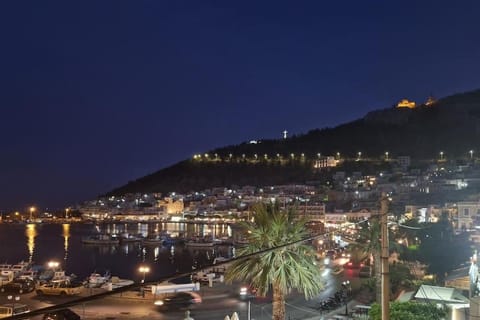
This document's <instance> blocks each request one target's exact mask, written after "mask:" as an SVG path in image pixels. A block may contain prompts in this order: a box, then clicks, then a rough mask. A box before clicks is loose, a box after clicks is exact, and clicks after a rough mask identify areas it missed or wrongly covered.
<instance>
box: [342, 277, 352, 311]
mask: <svg viewBox="0 0 480 320" xmlns="http://www.w3.org/2000/svg"><path fill="white" fill-rule="evenodd" d="M342 289H343V297H344V299H345V315H346V316H348V298H349V297H350V293H351V291H352V287H351V285H350V281H348V280H347V281H343V282H342Z"/></svg>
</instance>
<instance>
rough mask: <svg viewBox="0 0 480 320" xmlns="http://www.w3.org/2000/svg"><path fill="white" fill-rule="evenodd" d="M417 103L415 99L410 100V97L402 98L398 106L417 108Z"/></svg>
mask: <svg viewBox="0 0 480 320" xmlns="http://www.w3.org/2000/svg"><path fill="white" fill-rule="evenodd" d="M416 106H417V104H416V103H415V101H410V100H408V99H402V100H401V101H400V102H399V103H397V108H408V109H415V107H416Z"/></svg>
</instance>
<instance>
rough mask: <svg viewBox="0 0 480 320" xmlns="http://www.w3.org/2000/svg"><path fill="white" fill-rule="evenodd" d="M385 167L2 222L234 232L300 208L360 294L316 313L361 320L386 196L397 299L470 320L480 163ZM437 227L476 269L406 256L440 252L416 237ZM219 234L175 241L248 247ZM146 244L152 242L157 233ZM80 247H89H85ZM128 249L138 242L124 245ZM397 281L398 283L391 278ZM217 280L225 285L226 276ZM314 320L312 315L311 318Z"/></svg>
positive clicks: (320, 247) (106, 200) (110, 200)
mask: <svg viewBox="0 0 480 320" xmlns="http://www.w3.org/2000/svg"><path fill="white" fill-rule="evenodd" d="M383 161H385V162H387V163H388V164H389V168H390V170H382V171H380V172H377V173H376V174H373V175H364V174H362V172H361V171H354V172H350V173H347V172H345V171H342V170H340V169H339V168H338V167H337V165H338V164H340V163H341V159H338V158H337V159H336V158H335V157H333V156H332V157H328V160H327V159H326V160H325V161H322V162H321V163H322V165H321V166H320V167H319V166H318V163H315V167H314V170H324V171H325V172H324V173H325V175H326V176H328V179H326V182H325V184H324V185H318V184H317V183H315V182H314V181H313V182H308V183H304V184H291V185H274V186H243V187H237V188H233V187H229V188H226V187H217V188H212V189H208V190H198V191H192V192H190V193H185V194H180V193H178V192H174V191H172V192H170V193H169V194H165V195H162V194H158V193H153V194H148V193H147V194H126V195H122V196H108V197H99V198H98V199H94V200H89V201H85V202H83V203H81V204H78V205H72V206H69V207H68V208H66V209H65V210H64V211H62V212H57V213H56V214H53V213H50V212H39V210H37V208H35V207H31V208H29V209H28V210H27V211H26V212H21V213H20V212H13V213H4V214H2V220H1V221H2V223H4V224H18V223H37V224H43V223H94V224H112V223H113V224H115V223H117V224H121V223H147V224H148V223H155V222H170V223H193V224H205V225H215V224H228V225H230V226H232V227H235V226H236V225H237V223H238V222H240V221H250V220H251V217H252V216H253V215H254V208H255V206H256V205H258V204H259V203H263V204H272V203H273V204H276V205H277V206H279V207H280V208H294V209H295V211H294V212H295V214H296V218H297V219H305V221H306V222H307V229H308V230H309V231H310V235H311V236H314V237H315V238H314V239H315V240H314V241H313V242H312V245H313V246H314V247H315V250H316V252H317V256H318V259H320V260H321V261H323V260H327V259H331V260H332V262H331V263H332V264H331V265H330V264H329V263H326V265H328V268H330V267H331V268H332V269H331V272H332V274H335V275H338V274H340V277H343V278H338V279H336V280H335V281H336V283H337V284H339V283H340V284H341V283H342V280H344V281H343V283H344V284H345V283H346V282H345V279H346V281H348V283H352V284H354V290H352V289H351V288H350V289H349V290H352V292H354V293H355V294H353V293H352V295H351V296H349V297H348V298H347V300H345V299H344V298H338V301H337V300H335V299H336V298H332V297H325V296H322V297H323V298H322V299H321V300H323V302H319V303H320V306H317V310H320V311H321V312H320V314H322V315H321V316H319V318H318V319H344V318H345V319H350V317H351V318H359V319H363V318H362V313H361V311H362V310H364V309H362V308H367V307H366V306H368V305H369V304H371V303H372V302H373V301H374V296H372V294H371V293H370V294H369V293H368V292H367V291H368V290H366V289H365V286H366V283H367V282H366V281H368V279H371V278H372V277H374V270H373V264H372V263H373V262H372V259H373V257H372V256H370V257H368V256H367V255H361V254H359V253H358V248H357V249H355V248H356V247H355V243H359V242H360V243H361V241H364V240H365V239H363V240H361V237H362V226H363V225H364V223H365V222H368V221H372V219H375V217H378V216H379V215H380V214H381V212H380V211H381V206H380V201H379V200H380V199H381V198H382V196H386V197H387V199H388V202H389V211H388V221H389V222H388V223H389V226H390V230H391V235H390V237H391V241H394V243H395V246H393V245H391V246H390V256H389V261H390V263H392V264H393V265H394V266H395V267H392V271H391V272H392V273H393V272H398V268H399V266H402V265H404V266H408V268H407V271H408V272H407V273H408V274H409V275H408V278H409V281H410V282H409V284H406V283H403V282H401V283H400V282H399V283H396V284H395V285H394V289H392V296H391V298H392V300H401V301H416V302H421V301H424V302H425V301H427V302H431V301H434V302H436V303H438V304H442V305H444V306H446V307H447V308H448V314H449V317H450V318H451V319H467V318H466V316H465V315H467V314H469V313H468V312H470V311H467V310H469V308H471V307H472V305H471V304H469V300H468V298H469V297H472V290H476V289H472V287H471V281H470V278H471V275H470V276H469V272H470V271H471V266H472V265H474V264H475V265H476V259H477V257H476V251H475V250H476V246H477V245H478V243H480V232H479V231H478V228H477V227H478V226H480V225H479V221H480V198H479V197H480V195H479V194H478V193H476V190H478V187H479V186H480V165H479V164H478V163H477V161H476V158H475V157H474V156H473V152H469V153H467V157H465V159H459V160H455V161H453V160H452V161H451V160H447V159H446V156H445V155H444V154H439V158H438V159H436V160H433V161H429V162H428V163H423V164H422V165H418V164H417V165H413V164H412V163H410V159H409V157H400V158H387V156H386V155H385V157H384V159H383ZM447 195H448V197H447ZM458 199H461V200H458ZM441 223H444V226H447V229H445V230H443V231H441V232H444V231H445V232H446V230H448V229H450V230H451V232H452V233H451V236H456V237H462V239H463V240H462V241H463V242H461V243H460V246H461V247H462V248H461V250H459V251H462V252H466V253H468V254H472V256H471V260H470V261H469V260H468V259H469V257H470V256H464V257H463V258H464V259H463V260H462V257H460V258H459V257H455V258H453V255H452V261H454V263H455V265H452V264H449V265H448V267H446V268H437V267H435V266H433V267H432V264H434V263H435V264H440V263H444V262H443V261H442V260H441V259H444V258H445V257H441V259H440V260H433V258H432V260H430V261H426V260H425V259H422V257H420V256H418V255H417V256H413V258H412V257H411V256H410V257H408V254H407V253H406V252H405V251H402V247H403V248H404V249H413V250H411V251H415V250H418V249H419V248H421V246H422V245H426V244H427V243H428V242H429V241H430V240H429V238H428V237H429V236H430V237H431V238H432V239H433V240H434V241H435V242H437V243H434V244H433V246H436V245H437V246H444V245H445V244H444V243H443V239H441V238H437V235H433V234H429V233H425V232H423V233H422V231H418V230H421V229H423V228H426V227H425V226H432V225H440V224H441ZM445 223H446V224H445ZM411 229H413V232H411V231H412V230H411ZM213 230H214V228H206V229H204V230H203V233H202V234H201V235H196V236H195V237H194V238H196V241H197V242H198V241H199V237H201V238H202V239H201V241H199V242H198V243H189V241H192V237H189V238H188V237H187V235H186V234H178V233H177V234H175V236H176V237H182V241H185V242H186V244H187V246H188V245H191V246H198V247H201V246H207V245H209V244H211V245H212V247H213V246H214V245H232V246H241V245H243V244H244V242H245V241H248V240H247V239H248V237H247V235H245V234H242V233H241V232H237V233H235V234H232V233H231V232H225V233H224V234H220V233H216V234H215V233H214V231H213ZM432 233H433V231H432ZM143 236H144V238H143V241H145V244H148V241H155V239H153V238H152V237H151V235H146V234H144V235H143ZM135 239H137V238H135ZM105 240H107V241H108V244H115V243H117V244H118V241H122V240H121V239H120V240H112V239H111V238H108V239H100V238H96V239H95V240H90V241H94V243H96V244H100V243H102V242H105ZM166 240H167V239H165V238H162V241H163V244H164V245H167V244H165V241H166ZM82 241H85V242H84V243H85V244H87V243H88V242H86V241H87V240H82ZM112 241H117V242H112ZM124 241H132V242H133V241H136V240H134V238H131V239H129V238H127V239H124ZM138 241H142V239H138ZM105 244H107V243H106V242H105ZM364 245H366V243H364ZM432 248H433V247H430V248H428V249H429V250H432ZM440 250H443V249H440ZM445 250H448V248H445ZM407 251H408V250H407ZM230 258H231V257H230ZM437 258H438V257H437ZM407 260H408V261H407ZM429 264H430V265H429ZM438 270H441V273H443V272H444V274H441V273H439V272H438ZM403 272H405V270H403ZM207 274H208V272H207V273H204V272H200V273H195V274H194V275H195V277H196V278H195V279H197V280H199V281H200V280H201V281H203V283H204V284H205V283H207V284H209V285H208V287H209V289H207V290H211V292H209V293H208V294H214V292H215V291H214V290H215V288H218V287H220V286H222V288H223V286H224V285H223V284H219V283H217V281H218V280H219V279H220V278H218V276H219V273H217V275H216V276H213V274H212V276H207ZM342 274H343V275H342ZM144 276H145V271H144ZM392 278H395V276H393V275H392ZM339 279H340V280H339ZM214 282H215V284H214ZM221 282H222V283H223V276H222V281H221ZM412 283H417V285H413V284H412ZM212 290H213V291H212ZM232 290H234V291H235V290H237V289H232ZM37 291H38V288H37ZM212 292H213V293H212ZM339 292H340V291H339ZM342 292H343V291H342ZM366 292H367V293H366ZM337 293H338V292H337ZM337 293H336V294H337ZM329 294H330V295H332V293H329ZM144 296H145V295H143V297H144ZM333 297H335V295H334V296H333ZM327 298H328V299H327ZM335 301H336V302H335ZM344 302H345V303H346V304H347V308H348V305H350V307H351V312H350V313H349V314H345V315H343V316H342V315H341V314H343V313H344V307H343V303H344ZM356 307H357V308H356ZM355 308H356V309H355ZM239 312H240V310H239ZM292 314H294V313H292ZM303 316H304V317H305V315H303ZM328 316H331V317H332V318H328ZM333 317H336V318H333ZM341 317H344V318H341ZM309 318H312V319H314V318H315V317H313V316H312V315H311V314H310V315H309ZM450 318H449V319H450ZM199 319H200V318H199ZM202 319H203V318H202ZM315 319H316V318H315ZM365 319H366V318H365Z"/></svg>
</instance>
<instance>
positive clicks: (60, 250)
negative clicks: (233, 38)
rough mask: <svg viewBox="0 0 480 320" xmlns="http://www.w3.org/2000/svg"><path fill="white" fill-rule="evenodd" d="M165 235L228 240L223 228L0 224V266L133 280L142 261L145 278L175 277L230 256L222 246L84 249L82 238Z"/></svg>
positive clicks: (227, 231)
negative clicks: (52, 265)
mask: <svg viewBox="0 0 480 320" xmlns="http://www.w3.org/2000/svg"><path fill="white" fill-rule="evenodd" d="M154 232H167V233H169V234H171V235H172V236H175V235H182V236H186V237H193V236H205V235H210V236H212V237H221V236H225V235H231V234H232V229H231V228H230V226H228V225H198V224H184V223H150V224H148V223H132V224H125V223H121V224H118V223H117V224H104V225H93V224H63V225H62V224H37V225H36V224H0V262H2V263H3V262H8V263H17V262H19V261H22V260H27V258H28V260H29V261H30V262H33V263H35V264H42V265H43V264H46V263H47V262H48V261H53V260H54V261H57V262H60V264H61V265H62V267H63V268H64V269H65V270H66V272H67V273H68V274H70V273H75V274H76V275H78V276H79V277H82V278H84V277H86V276H88V275H89V274H90V273H92V272H94V271H97V272H103V271H104V270H110V271H111V273H112V275H116V276H120V277H123V278H129V279H134V280H138V279H137V278H139V275H138V271H137V270H138V266H139V265H140V264H141V263H142V262H143V263H145V264H148V265H149V267H150V270H151V272H150V275H149V278H152V279H151V280H153V279H155V278H160V277H165V276H170V275H172V274H174V273H175V272H188V271H191V270H192V266H193V265H197V266H202V265H206V264H210V263H211V262H212V260H213V259H214V258H215V257H217V256H224V257H231V256H232V253H233V250H232V248H231V247H228V246H216V247H214V248H190V247H188V248H187V247H184V246H181V245H179V246H175V247H165V246H161V245H158V246H148V247H142V245H141V244H140V243H128V244H124V245H117V246H115V245H107V246H104V245H102V246H88V245H83V244H82V242H81V239H82V238H85V237H87V236H90V235H93V234H97V233H108V234H122V233H129V234H135V235H138V234H141V235H142V236H147V235H148V234H150V233H154Z"/></svg>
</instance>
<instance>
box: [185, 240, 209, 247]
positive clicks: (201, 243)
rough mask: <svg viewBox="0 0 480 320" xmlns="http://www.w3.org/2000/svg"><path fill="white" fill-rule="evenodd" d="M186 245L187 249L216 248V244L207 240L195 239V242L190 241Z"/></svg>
mask: <svg viewBox="0 0 480 320" xmlns="http://www.w3.org/2000/svg"><path fill="white" fill-rule="evenodd" d="M185 245H186V246H187V247H195V248H198V247H213V246H215V242H213V241H209V240H205V239H195V240H189V241H186V242H185Z"/></svg>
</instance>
